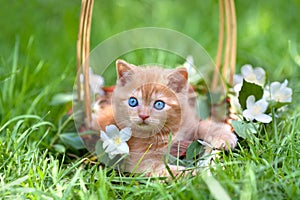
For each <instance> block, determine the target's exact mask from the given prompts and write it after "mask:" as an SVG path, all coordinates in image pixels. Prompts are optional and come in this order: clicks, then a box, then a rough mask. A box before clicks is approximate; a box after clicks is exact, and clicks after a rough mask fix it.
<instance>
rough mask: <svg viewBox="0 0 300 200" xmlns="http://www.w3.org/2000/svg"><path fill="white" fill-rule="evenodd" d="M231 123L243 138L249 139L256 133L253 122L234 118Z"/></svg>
mask: <svg viewBox="0 0 300 200" xmlns="http://www.w3.org/2000/svg"><path fill="white" fill-rule="evenodd" d="M231 125H232V127H233V129H234V131H235V132H236V134H237V135H238V136H240V137H241V138H243V139H249V138H250V137H251V135H252V134H255V133H256V132H257V131H256V127H255V126H254V124H252V123H247V122H244V121H236V120H233V121H232V122H231Z"/></svg>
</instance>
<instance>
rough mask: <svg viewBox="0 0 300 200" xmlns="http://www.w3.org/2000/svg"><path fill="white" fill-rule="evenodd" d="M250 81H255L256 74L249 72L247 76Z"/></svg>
mask: <svg viewBox="0 0 300 200" xmlns="http://www.w3.org/2000/svg"><path fill="white" fill-rule="evenodd" d="M247 79H248V81H255V80H256V75H255V74H254V73H252V74H249V75H248V76H247Z"/></svg>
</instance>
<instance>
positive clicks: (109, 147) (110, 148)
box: [103, 143, 118, 153]
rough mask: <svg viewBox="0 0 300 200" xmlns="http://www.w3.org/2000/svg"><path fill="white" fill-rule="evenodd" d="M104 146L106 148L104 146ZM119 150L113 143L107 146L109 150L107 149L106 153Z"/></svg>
mask: <svg viewBox="0 0 300 200" xmlns="http://www.w3.org/2000/svg"><path fill="white" fill-rule="evenodd" d="M103 146H104V144H103ZM117 148H118V147H117V145H115V144H113V143H111V144H109V145H108V146H107V148H106V149H105V152H106V153H111V152H114V151H116V150H117Z"/></svg>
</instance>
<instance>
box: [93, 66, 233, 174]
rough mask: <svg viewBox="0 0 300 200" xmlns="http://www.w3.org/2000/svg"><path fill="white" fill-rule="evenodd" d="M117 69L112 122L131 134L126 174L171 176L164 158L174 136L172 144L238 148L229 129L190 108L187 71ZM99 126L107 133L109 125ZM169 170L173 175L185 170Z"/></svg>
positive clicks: (128, 67) (179, 69) (119, 67)
mask: <svg viewBox="0 0 300 200" xmlns="http://www.w3.org/2000/svg"><path fill="white" fill-rule="evenodd" d="M116 67H117V74H118V80H117V84H116V87H115V90H114V92H113V95H112V105H111V109H112V112H111V113H113V119H114V120H111V121H112V122H111V123H114V124H116V125H117V126H118V127H119V129H123V128H125V127H130V128H131V130H132V137H131V138H130V140H129V141H128V145H129V149H130V155H129V156H128V157H127V158H126V159H125V160H124V162H123V164H122V170H123V171H126V172H131V171H132V170H134V169H135V172H147V173H149V174H151V175H154V174H155V175H168V172H167V170H166V168H165V164H164V161H163V158H164V156H165V154H166V153H167V147H168V140H169V136H170V134H173V135H172V142H173V143H176V142H178V141H180V140H195V139H202V140H205V141H206V142H208V143H210V144H212V145H213V146H214V147H216V148H219V149H222V148H225V149H227V144H228V145H229V146H230V148H232V149H233V148H234V147H235V146H236V142H237V138H236V136H235V134H234V133H232V132H231V129H230V126H229V125H227V124H223V123H217V122H214V121H212V120H200V119H199V118H198V116H197V114H196V109H195V107H194V105H191V103H189V91H188V89H189V84H188V82H187V80H188V73H187V71H186V69H185V68H178V69H162V68H159V67H156V66H151V67H150V66H146V67H137V66H134V65H132V64H129V63H127V62H125V61H123V60H117V62H116ZM97 121H98V122H99V123H100V126H101V127H102V128H103V125H104V124H103V123H101V121H99V119H98V120H97ZM140 161H141V162H140ZM138 162H140V163H139V164H138V166H137V163H138ZM169 167H170V169H171V170H172V172H173V173H174V174H178V173H180V171H181V170H183V169H184V167H177V166H172V165H169Z"/></svg>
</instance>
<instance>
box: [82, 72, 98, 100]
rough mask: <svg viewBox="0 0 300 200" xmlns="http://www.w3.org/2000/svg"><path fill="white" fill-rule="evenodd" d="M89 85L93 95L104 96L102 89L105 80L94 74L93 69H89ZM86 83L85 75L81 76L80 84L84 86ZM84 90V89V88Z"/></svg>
mask: <svg viewBox="0 0 300 200" xmlns="http://www.w3.org/2000/svg"><path fill="white" fill-rule="evenodd" d="M89 79H90V81H89V84H90V87H91V91H92V92H93V94H101V95H102V94H103V93H104V92H103V90H102V87H103V85H104V79H103V77H102V76H99V75H96V74H94V72H93V70H92V68H89ZM83 82H84V76H83V74H80V83H81V84H83ZM82 88H83V87H82Z"/></svg>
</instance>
